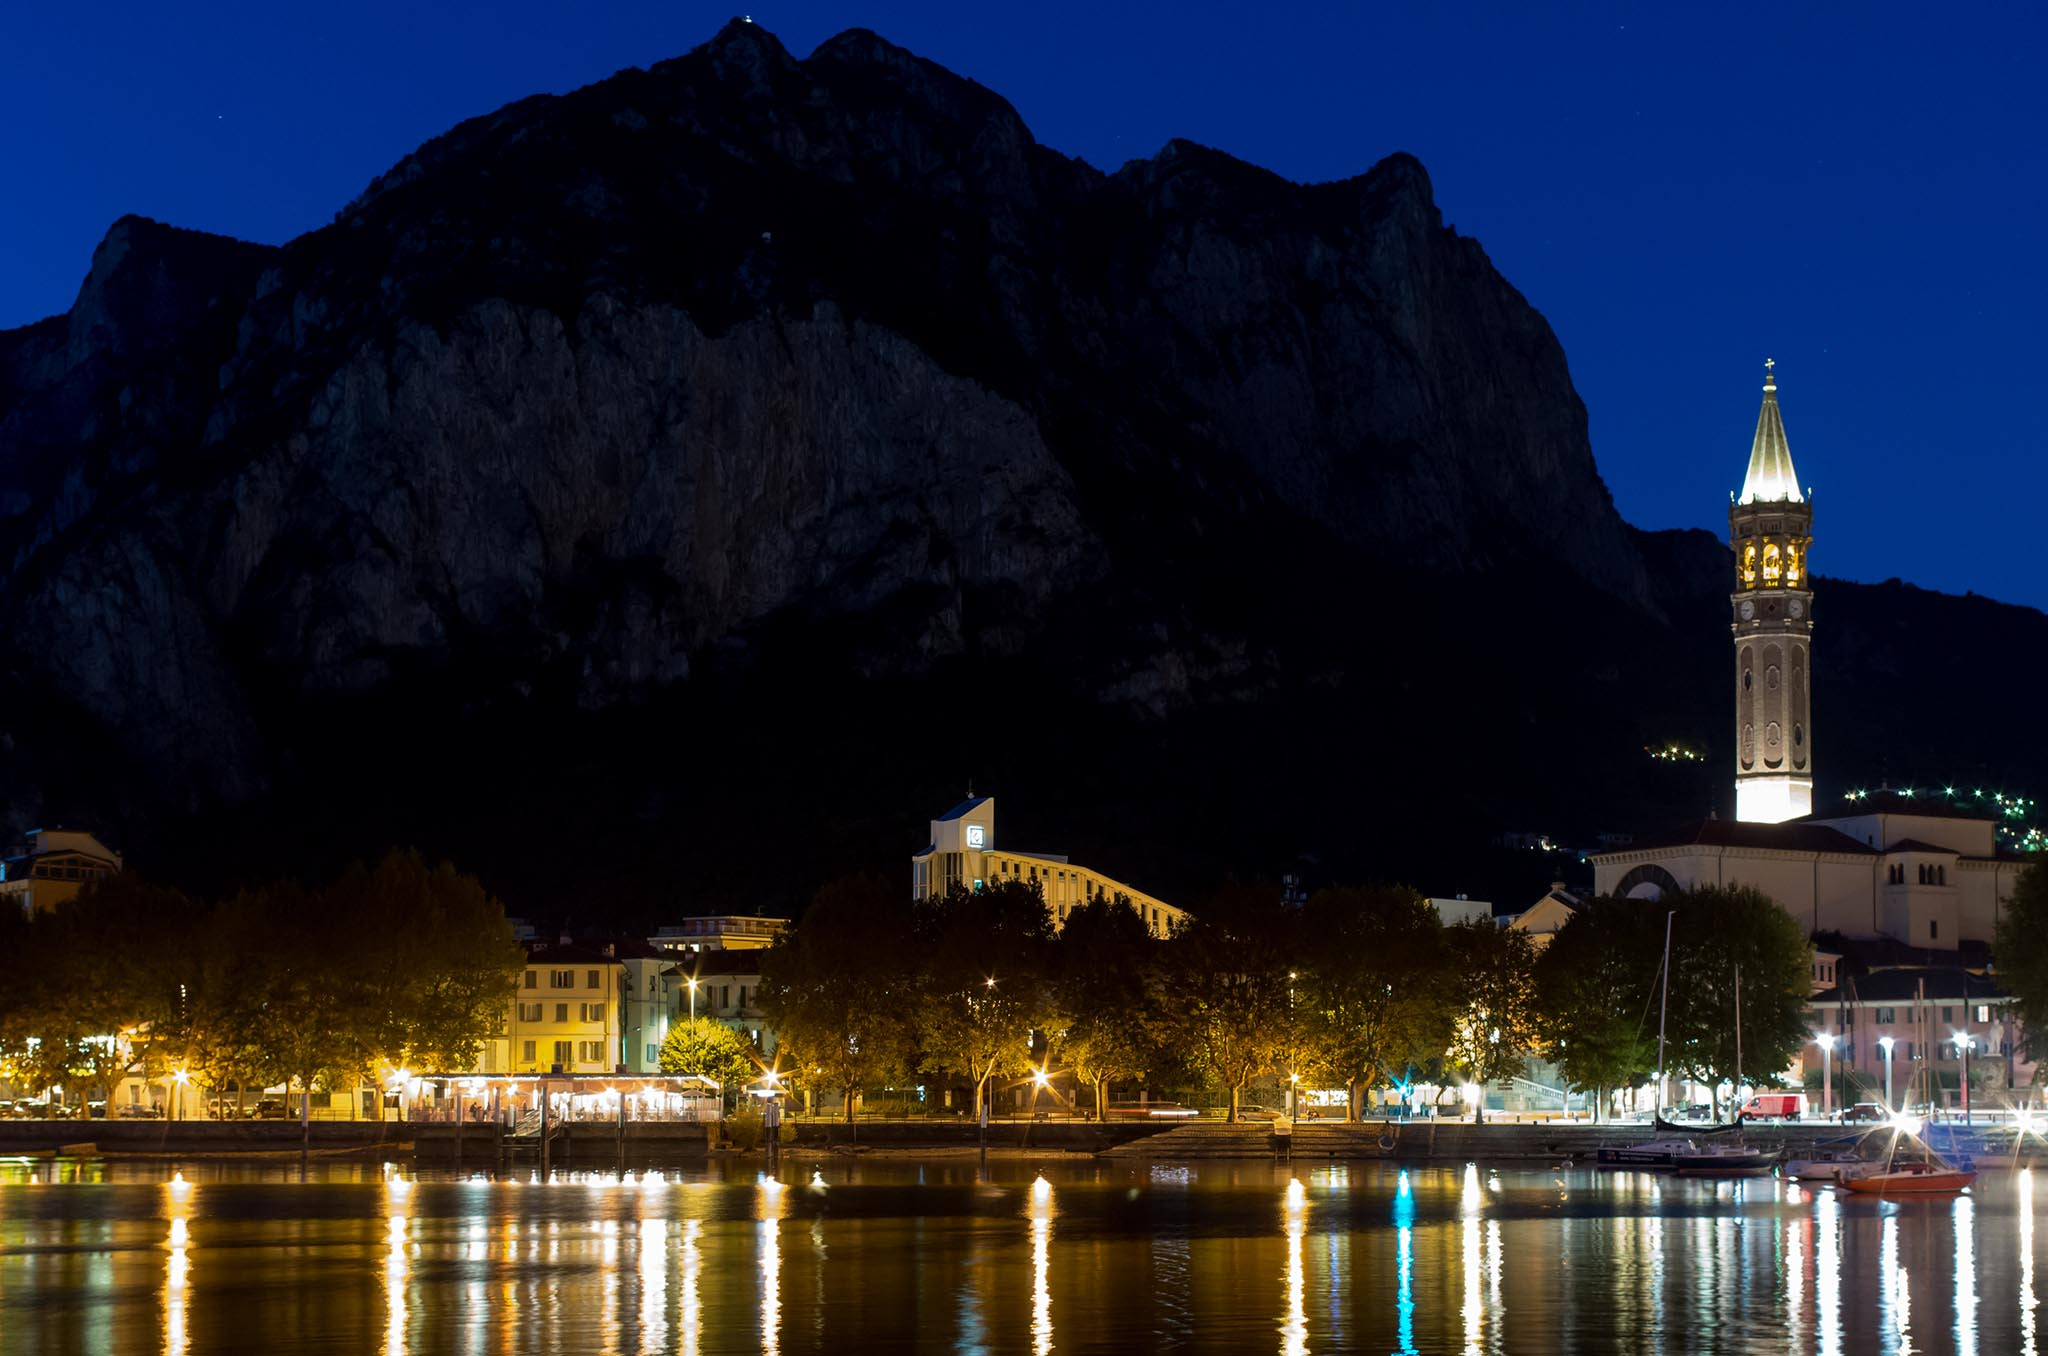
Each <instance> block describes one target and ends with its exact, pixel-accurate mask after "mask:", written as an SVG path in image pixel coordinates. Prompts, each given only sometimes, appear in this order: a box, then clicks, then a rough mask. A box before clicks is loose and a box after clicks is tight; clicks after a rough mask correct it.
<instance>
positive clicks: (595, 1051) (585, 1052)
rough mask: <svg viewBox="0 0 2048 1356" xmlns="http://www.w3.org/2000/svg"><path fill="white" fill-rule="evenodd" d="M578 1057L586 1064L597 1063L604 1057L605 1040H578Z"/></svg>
mask: <svg viewBox="0 0 2048 1356" xmlns="http://www.w3.org/2000/svg"><path fill="white" fill-rule="evenodd" d="M576 1058H577V1059H578V1060H580V1061H581V1062H583V1063H585V1064H595V1063H596V1062H597V1061H598V1060H601V1059H603V1058H604V1042H603V1041H578V1042H577V1043H576Z"/></svg>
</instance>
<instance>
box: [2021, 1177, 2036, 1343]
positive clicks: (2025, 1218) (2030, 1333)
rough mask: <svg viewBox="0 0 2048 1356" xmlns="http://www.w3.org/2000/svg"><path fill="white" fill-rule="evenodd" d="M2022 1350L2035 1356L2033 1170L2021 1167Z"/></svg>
mask: <svg viewBox="0 0 2048 1356" xmlns="http://www.w3.org/2000/svg"><path fill="white" fill-rule="evenodd" d="M2019 1194H2020V1204H2019V1216H2020V1352H2021V1356H2034V1170H2033V1169H2032V1168H2022V1169H2020V1180H2019Z"/></svg>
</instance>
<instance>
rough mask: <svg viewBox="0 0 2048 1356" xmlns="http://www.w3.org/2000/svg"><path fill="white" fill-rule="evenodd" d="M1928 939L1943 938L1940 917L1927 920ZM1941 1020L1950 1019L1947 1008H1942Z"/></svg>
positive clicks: (1937, 939)
mask: <svg viewBox="0 0 2048 1356" xmlns="http://www.w3.org/2000/svg"><path fill="white" fill-rule="evenodd" d="M1927 940H1928V941H1930V942H1934V941H1939V940H1941V920H1940V919H1939V918H1930V919H1928V920H1927ZM1941 1020H1942V1021H1944V1022H1945V1021H1947V1020H1948V1009H1947V1008H1943V1009H1942V1010H1941Z"/></svg>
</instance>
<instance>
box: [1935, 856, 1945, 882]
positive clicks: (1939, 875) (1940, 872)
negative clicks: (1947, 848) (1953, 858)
mask: <svg viewBox="0 0 2048 1356" xmlns="http://www.w3.org/2000/svg"><path fill="white" fill-rule="evenodd" d="M1934 883H1935V884H1936V885H1946V884H1948V863H1947V862H1943V863H1942V864H1941V865H1940V866H1937V867H1935V868H1934Z"/></svg>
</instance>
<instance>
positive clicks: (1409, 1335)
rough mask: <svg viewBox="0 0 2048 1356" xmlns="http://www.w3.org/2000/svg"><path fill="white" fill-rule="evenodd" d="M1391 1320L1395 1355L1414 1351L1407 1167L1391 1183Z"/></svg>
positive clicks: (1409, 1355)
mask: <svg viewBox="0 0 2048 1356" xmlns="http://www.w3.org/2000/svg"><path fill="white" fill-rule="evenodd" d="M1394 1276H1395V1285H1396V1289H1395V1298H1394V1316H1395V1317H1394V1323H1395V1328H1396V1333H1397V1336H1398V1339H1399V1341H1400V1344H1401V1345H1400V1347H1399V1348H1398V1352H1399V1356H1416V1352H1415V1188H1414V1187H1413V1186H1412V1185H1411V1184H1410V1183H1409V1181H1408V1170H1407V1169H1406V1168H1403V1169H1401V1176H1400V1178H1399V1180H1398V1181H1396V1182H1395V1184H1394Z"/></svg>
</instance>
